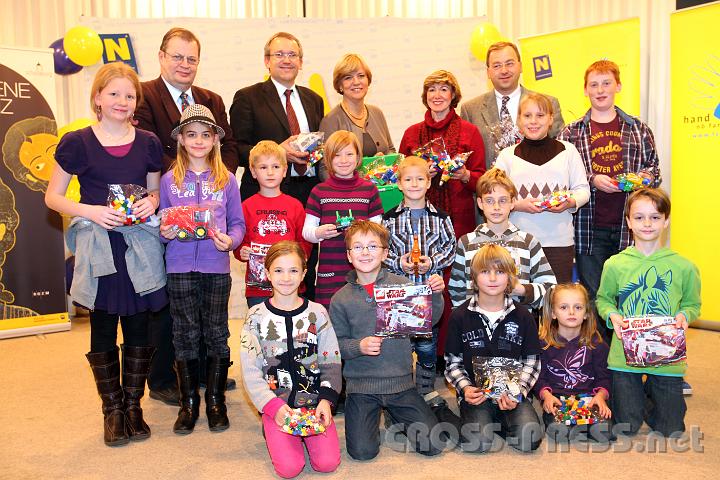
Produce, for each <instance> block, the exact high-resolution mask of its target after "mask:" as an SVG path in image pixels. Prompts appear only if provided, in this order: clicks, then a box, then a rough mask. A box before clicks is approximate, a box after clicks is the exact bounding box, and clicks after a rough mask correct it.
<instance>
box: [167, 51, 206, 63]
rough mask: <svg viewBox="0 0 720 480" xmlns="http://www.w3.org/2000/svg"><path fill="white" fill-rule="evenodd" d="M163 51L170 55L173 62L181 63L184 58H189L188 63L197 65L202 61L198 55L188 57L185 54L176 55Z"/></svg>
mask: <svg viewBox="0 0 720 480" xmlns="http://www.w3.org/2000/svg"><path fill="white" fill-rule="evenodd" d="M163 53H164V54H165V56H167V57H170V61H172V63H176V64H180V63H182V62H183V60H187V63H188V65H197V64H198V63H200V59H199V58H197V57H187V56H185V55H180V54H179V53H176V54H175V55H170V54H169V53H168V52H166V51H165V50H163Z"/></svg>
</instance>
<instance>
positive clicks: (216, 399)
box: [205, 357, 232, 432]
mask: <svg viewBox="0 0 720 480" xmlns="http://www.w3.org/2000/svg"><path fill="white" fill-rule="evenodd" d="M231 363H232V362H230V358H227V357H226V358H218V357H207V388H206V389H205V413H206V414H207V419H208V427H210V431H211V432H221V431H223V430H227V428H228V427H229V426H230V420H228V416H227V406H226V405H225V383H226V382H227V376H228V369H229V368H230V365H231Z"/></svg>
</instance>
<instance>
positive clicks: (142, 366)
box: [122, 345, 155, 441]
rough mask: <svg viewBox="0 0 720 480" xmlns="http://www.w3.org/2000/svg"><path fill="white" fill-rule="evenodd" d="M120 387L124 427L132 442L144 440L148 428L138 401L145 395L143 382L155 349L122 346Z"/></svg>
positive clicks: (146, 436)
mask: <svg viewBox="0 0 720 480" xmlns="http://www.w3.org/2000/svg"><path fill="white" fill-rule="evenodd" d="M122 353H123V358H122V362H123V369H122V385H123V391H124V392H125V425H126V428H127V432H128V435H129V436H130V440H132V441H140V440H145V439H146V438H148V437H149V436H150V427H148V424H147V423H145V420H144V419H143V411H142V408H140V399H141V398H142V397H143V395H144V394H145V381H146V380H147V376H148V372H149V371H150V360H151V359H152V356H153V353H155V347H131V346H130V345H122Z"/></svg>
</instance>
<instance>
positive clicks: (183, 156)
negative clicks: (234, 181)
mask: <svg viewBox="0 0 720 480" xmlns="http://www.w3.org/2000/svg"><path fill="white" fill-rule="evenodd" d="M199 123H202V122H199ZM203 125H205V124H204V123H203ZM208 128H210V131H211V132H213V133H214V134H216V135H217V132H216V131H215V129H214V128H213V127H210V126H208ZM184 129H185V127H183V130H184ZM181 135H182V130H181V131H180V135H178V141H177V142H178V143H177V157H175V161H174V162H173V164H172V167H171V169H172V172H173V181H174V182H175V185H177V186H178V188H181V189H182V188H184V183H183V180H185V174H186V173H187V169H188V165H189V164H190V156H189V155H188V153H187V149H186V148H185V146H184V145H183V144H182V143H180V136H181ZM206 160H207V162H208V163H209V164H210V177H211V178H212V179H213V191H215V192H217V191H218V190H222V189H223V188H225V185H227V183H228V181H229V180H230V174H229V172H228V170H227V168H225V164H224V163H223V162H222V156H221V155H220V142H219V141H218V142H215V144H214V145H213V148H212V150H210V153H209V154H208V156H207V159H206Z"/></svg>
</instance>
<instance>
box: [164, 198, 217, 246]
mask: <svg viewBox="0 0 720 480" xmlns="http://www.w3.org/2000/svg"><path fill="white" fill-rule="evenodd" d="M160 217H161V219H162V221H161V225H171V226H172V227H173V230H175V231H176V232H177V237H175V238H176V239H177V240H179V241H181V242H192V241H196V240H205V239H206V238H212V237H213V236H214V235H215V230H216V229H217V227H216V223H215V205H214V204H212V203H204V204H200V205H180V206H176V207H168V208H163V209H162V210H160Z"/></svg>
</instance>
